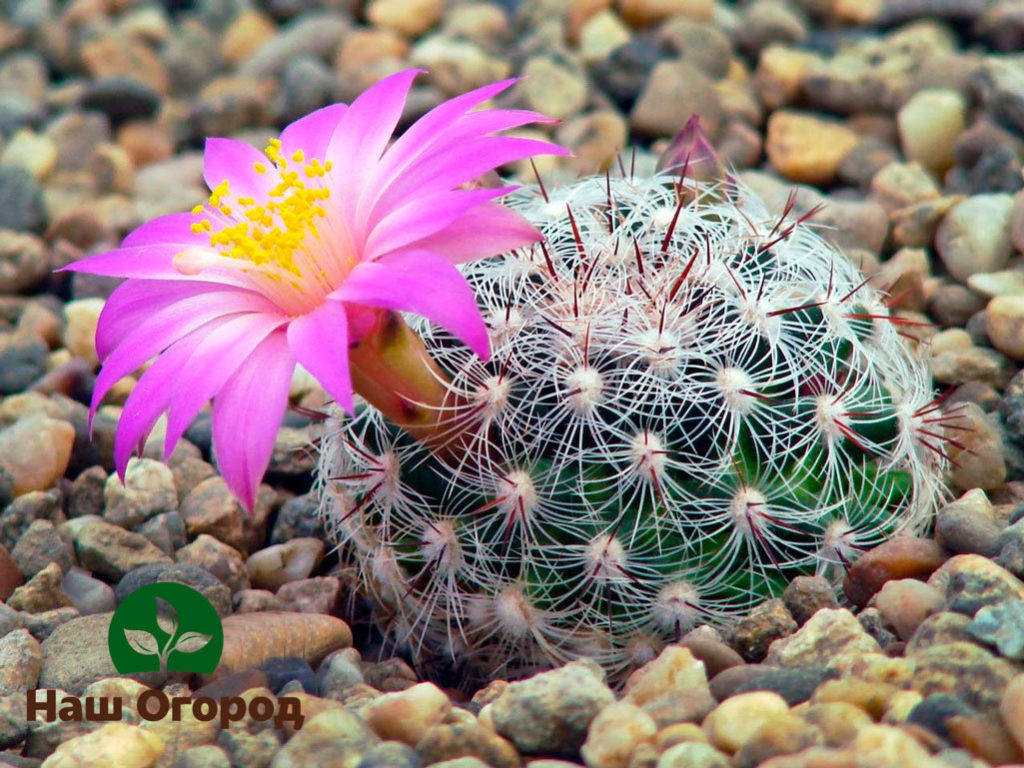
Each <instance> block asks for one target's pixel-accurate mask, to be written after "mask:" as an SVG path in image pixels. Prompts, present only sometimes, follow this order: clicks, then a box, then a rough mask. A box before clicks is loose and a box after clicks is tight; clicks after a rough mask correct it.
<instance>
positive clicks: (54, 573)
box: [7, 563, 71, 613]
mask: <svg viewBox="0 0 1024 768" xmlns="http://www.w3.org/2000/svg"><path fill="white" fill-rule="evenodd" d="M63 579H64V573H63V572H62V571H61V569H60V566H59V565H57V564H56V563H50V564H49V565H48V566H46V567H45V568H43V569H42V570H41V571H39V572H38V573H37V574H35V575H34V576H33V577H32V578H31V579H29V580H28V581H27V582H26V583H25V584H23V585H22V586H20V587H18V588H17V589H16V590H14V594H12V595H11V596H10V597H9V598H7V604H8V605H9V606H10V607H11V608H14V609H15V610H16V611H25V612H27V613H44V612H46V611H52V610H54V609H56V608H65V607H68V606H70V605H71V601H70V600H68V596H67V595H65V594H64V592H62V591H61V582H62V581H63Z"/></svg>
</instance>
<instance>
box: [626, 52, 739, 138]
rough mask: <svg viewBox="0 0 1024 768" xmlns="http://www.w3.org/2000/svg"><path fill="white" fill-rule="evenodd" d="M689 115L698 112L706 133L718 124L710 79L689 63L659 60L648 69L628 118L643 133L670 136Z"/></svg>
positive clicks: (713, 132)
mask: <svg viewBox="0 0 1024 768" xmlns="http://www.w3.org/2000/svg"><path fill="white" fill-rule="evenodd" d="M693 115H700V121H701V126H702V128H703V129H704V131H705V132H706V133H707V134H708V135H709V136H714V135H716V134H717V133H718V131H719V129H720V128H721V126H722V121H723V119H724V114H723V111H722V105H721V103H720V100H719V97H718V94H717V92H716V91H715V89H714V88H713V87H712V83H711V80H710V79H709V78H708V77H707V75H705V74H704V73H703V72H701V71H700V70H699V69H697V68H696V67H695V66H693V65H692V64H687V63H686V62H683V61H662V62H660V63H658V64H657V65H656V66H655V67H654V68H653V69H652V70H651V73H650V76H649V77H648V78H647V82H646V84H645V85H644V87H643V90H642V91H641V92H640V96H639V97H638V98H637V100H636V104H634V105H633V109H632V111H631V112H630V115H629V122H630V126H631V127H632V129H633V130H634V131H635V132H637V133H639V134H641V135H644V136H649V137H657V136H674V135H675V134H676V133H678V132H679V131H680V130H682V128H683V126H684V125H686V121H687V120H689V119H690V117H692V116H693Z"/></svg>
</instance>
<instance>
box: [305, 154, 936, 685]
mask: <svg viewBox="0 0 1024 768" xmlns="http://www.w3.org/2000/svg"><path fill="white" fill-rule="evenodd" d="M510 205H511V206H512V207H513V208H514V209H515V210H517V211H518V212H519V213H520V214H522V215H523V216H524V217H525V218H526V219H527V220H528V221H530V222H531V223H532V224H533V225H534V226H536V227H537V228H538V229H539V230H540V231H541V232H542V233H543V235H544V238H545V239H544V241H542V242H541V243H538V244H535V245H531V246H527V247H524V248H521V249H519V250H515V251H513V252H511V253H508V254H506V255H504V256H503V257H499V258H496V259H489V260H485V261H476V262H471V263H467V264H464V265H461V270H462V273H463V274H464V275H465V277H466V278H467V280H468V281H469V283H470V285H471V286H472V287H473V289H474V291H475V293H476V296H477V301H478V304H479V306H480V309H481V312H482V314H483V316H484V319H485V321H486V324H487V327H488V330H489V333H490V343H491V349H492V355H491V357H490V360H489V361H487V362H484V361H482V360H481V359H479V358H478V357H477V356H476V355H474V354H473V353H472V352H471V351H470V350H469V349H467V348H466V346H465V345H463V344H462V343H460V342H459V341H458V340H457V339H456V338H454V337H453V336H452V335H451V334H450V333H447V332H445V331H443V330H441V329H439V328H437V327H436V326H434V325H431V324H430V323H429V322H426V321H421V320H413V321H410V322H412V323H413V324H412V325H411V326H410V327H406V326H405V325H404V321H403V320H402V319H401V318H398V317H397V316H395V317H394V318H392V320H391V321H392V322H394V323H396V330H395V331H394V334H393V337H394V338H395V339H396V340H397V341H396V342H395V344H396V345H397V346H396V350H394V354H393V355H392V357H391V358H390V359H391V360H392V364H393V365H394V370H393V372H392V375H393V377H394V379H395V381H396V382H398V381H399V380H402V379H409V380H411V379H415V378H417V377H420V378H421V379H422V381H423V382H424V385H423V386H422V387H420V388H419V390H417V391H419V392H421V393H422V396H417V392H414V391H406V392H405V393H404V394H403V395H402V397H401V398H400V399H402V400H404V401H405V407H406V409H407V410H406V411H405V412H403V410H402V407H401V404H399V403H396V402H392V403H391V405H388V403H384V404H383V407H382V409H378V408H374V407H371V406H366V407H361V408H357V412H356V415H355V416H354V417H349V416H347V415H345V414H344V413H342V411H341V410H340V409H339V410H337V411H336V412H335V413H334V414H333V415H332V417H331V418H329V419H328V421H327V423H326V425H325V434H324V437H323V441H322V446H323V450H322V455H321V460H320V468H319V480H318V484H319V489H320V492H321V499H322V512H323V515H324V519H325V521H326V523H327V525H328V528H329V530H330V531H331V533H332V534H333V535H334V536H335V537H336V538H337V541H338V542H339V544H340V546H341V554H342V561H343V562H344V563H346V564H347V565H348V566H349V567H348V573H349V574H350V575H351V577H352V579H353V581H354V582H355V583H356V585H357V586H358V589H359V590H361V592H362V593H363V594H365V595H367V596H368V597H370V598H371V601H372V602H373V604H374V606H375V608H374V610H375V614H376V616H375V618H376V619H377V621H378V623H379V625H380V626H381V627H382V628H383V629H384V630H385V631H386V632H387V633H388V635H389V636H390V637H391V638H392V639H393V640H394V641H395V642H396V643H397V644H398V645H399V646H402V647H405V648H407V649H409V650H410V651H411V653H412V654H413V656H414V658H417V659H419V660H421V661H427V660H429V659H430V658H438V657H445V656H447V657H449V658H454V659H460V660H463V659H466V660H468V661H469V662H470V663H471V664H472V665H473V667H474V668H475V669H477V670H481V671H483V672H484V673H485V674H506V675H509V674H518V673H524V672H528V671H531V670H535V669H537V668H539V667H543V666H545V665H548V664H551V663H558V662H562V661H565V660H567V659H571V658H576V657H580V656H590V657H592V658H595V659H596V660H597V661H599V662H600V663H602V664H603V665H605V666H606V667H607V668H608V669H609V671H611V672H612V673H613V674H614V673H616V672H623V671H626V670H628V669H629V668H631V667H632V666H633V665H635V664H638V663H642V662H644V661H646V660H647V659H649V658H651V657H652V656H653V655H654V654H656V653H657V651H658V649H659V648H660V647H661V646H662V645H663V644H665V643H666V642H672V641H673V640H675V639H678V638H679V637H680V636H681V634H683V633H685V632H686V631H688V630H689V629H691V628H693V627H694V626H697V625H699V624H702V623H710V624H723V623H726V622H728V621H729V620H730V619H734V618H736V617H738V616H740V615H742V613H743V612H744V611H745V610H747V609H749V608H750V607H751V606H752V605H754V604H756V603H758V602H760V601H762V600H764V599H765V598H767V597H771V596H775V595H778V594H779V593H780V591H781V590H782V589H783V588H784V587H785V585H786V584H787V583H788V581H789V580H790V579H791V578H792V577H793V576H796V575H799V574H813V573H819V574H823V575H825V576H827V577H829V578H832V579H833V580H835V579H836V578H837V577H840V576H841V575H842V573H843V571H844V568H845V566H846V565H848V564H849V562H850V561H851V560H853V559H855V558H856V557H857V555H858V553H859V552H861V551H862V550H864V549H866V548H870V547H872V546H874V545H876V544H878V543H880V542H882V541H884V540H886V539H887V538H889V537H891V536H893V535H895V534H899V533H913V532H917V531H920V530H922V529H923V528H925V527H926V526H927V525H928V524H929V521H930V518H931V516H932V514H933V511H934V509H935V506H936V504H937V502H938V501H939V500H940V499H941V498H942V497H943V494H944V490H943V484H942V475H943V472H944V470H945V468H946V466H947V464H948V458H947V453H946V443H947V442H949V441H950V440H952V438H951V437H948V436H947V433H946V430H947V429H949V428H950V427H951V426H952V425H951V424H950V422H951V421H952V420H953V419H955V417H956V416H955V414H953V413H950V412H944V411H943V410H942V407H941V406H942V404H941V400H939V399H936V398H935V397H934V395H933V392H932V386H931V377H930V375H929V372H928V370H927V368H926V366H925V364H924V362H923V361H922V360H921V359H920V358H919V357H918V356H917V353H916V352H915V351H914V348H913V344H910V343H907V341H906V340H905V339H904V338H902V336H903V335H904V333H905V332H906V331H907V330H908V329H907V328H906V327H905V324H906V321H904V320H901V319H900V318H899V317H896V316H892V315H891V314H890V311H889V309H888V307H887V306H886V303H885V296H884V295H883V294H881V293H879V292H878V291H876V290H875V289H874V288H873V287H871V286H870V285H868V283H867V281H866V280H865V279H864V276H863V275H862V274H861V273H860V272H859V271H858V269H857V268H856V267H855V266H854V265H853V264H851V263H850V262H849V261H848V260H847V259H846V257H845V256H844V255H843V254H842V253H840V252H839V251H838V250H837V249H836V248H835V247H834V246H832V245H831V244H829V243H828V242H827V241H826V240H824V239H823V238H822V237H821V236H819V234H817V233H816V232H815V230H814V229H813V227H812V226H811V225H810V224H809V223H808V222H807V221H805V220H804V218H801V217H797V216H794V215H793V214H792V212H791V211H790V210H788V209H787V211H786V212H784V213H783V215H781V216H778V215H774V214H772V213H770V212H769V211H768V209H767V207H766V206H765V204H764V203H763V202H762V201H761V200H759V199H758V198H757V197H756V196H755V195H754V194H753V193H752V192H750V190H748V189H746V188H744V187H743V186H742V185H741V184H739V183H737V182H735V181H734V180H729V181H728V182H721V183H713V182H703V181H697V180H695V179H693V178H692V177H690V176H686V175H682V174H679V173H677V172H663V173H657V174H654V175H649V176H645V177H643V178H641V177H639V176H636V177H634V176H632V175H631V174H630V173H623V174H617V175H615V176H610V177H606V176H600V177H591V178H586V179H583V180H580V181H578V182H576V183H573V184H570V185H567V186H564V187H561V188H558V189H552V190H546V189H544V188H543V187H542V186H541V187H539V188H536V189H529V190H521V191H520V192H518V193H517V194H516V195H515V196H514V197H513V199H512V200H511V201H510ZM413 331H415V333H414V332H413ZM403 349H404V350H405V351H404V352H403V351H402V350H403ZM374 357H375V359H378V360H380V359H389V358H387V356H386V355H381V354H380V350H378V351H377V352H376V353H375V355H374ZM417 361H418V362H417ZM386 379H387V376H385V375H383V374H380V375H377V377H376V380H377V381H378V382H379V381H383V380H386ZM381 397H382V399H386V396H385V395H382V396H381ZM382 410H383V411H384V412H385V413H387V414H388V416H390V417H391V418H388V417H386V416H384V415H383V414H382ZM425 412H427V413H429V414H430V415H429V417H425V416H424V413H425ZM403 421H404V422H406V423H408V424H411V428H410V429H408V430H403V429H401V428H399V427H397V426H396V422H397V423H399V424H401V423H403ZM953 428H954V429H955V426H953ZM949 434H950V435H952V434H955V433H952V432H950V433H949Z"/></svg>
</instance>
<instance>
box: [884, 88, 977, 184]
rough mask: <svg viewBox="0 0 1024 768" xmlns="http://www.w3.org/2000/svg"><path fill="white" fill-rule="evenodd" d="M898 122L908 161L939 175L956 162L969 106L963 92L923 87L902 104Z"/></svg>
mask: <svg viewBox="0 0 1024 768" xmlns="http://www.w3.org/2000/svg"><path fill="white" fill-rule="evenodd" d="M896 121H897V124H898V125H899V131H900V144H901V146H902V147H903V154H905V155H906V156H907V159H908V160H910V161H916V162H919V163H921V164H922V165H923V166H925V167H926V168H928V169H929V170H931V171H933V172H934V173H937V174H941V173H943V172H945V171H946V170H947V169H948V168H949V167H950V166H951V165H953V160H954V157H953V145H954V143H955V142H956V139H957V137H959V136H960V134H961V133H963V131H964V127H965V123H966V105H965V104H964V99H963V97H962V96H961V95H960V93H959V92H957V91H955V90H951V89H948V88H925V89H924V90H920V91H918V92H917V93H915V94H914V95H913V96H911V97H910V99H909V100H908V101H907V103H906V104H904V105H903V106H902V107H900V110H899V112H898V113H897V115H896Z"/></svg>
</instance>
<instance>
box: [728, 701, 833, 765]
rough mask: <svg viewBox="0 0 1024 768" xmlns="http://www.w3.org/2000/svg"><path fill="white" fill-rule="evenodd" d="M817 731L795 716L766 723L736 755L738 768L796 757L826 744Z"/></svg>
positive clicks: (775, 718) (735, 761) (814, 727)
mask: <svg viewBox="0 0 1024 768" xmlns="http://www.w3.org/2000/svg"><path fill="white" fill-rule="evenodd" d="M823 741H824V740H823V738H822V735H821V732H820V731H819V730H818V728H817V727H816V726H814V725H812V724H810V723H808V722H806V721H805V720H803V719H801V718H799V717H797V716H796V715H792V714H787V715H783V716H781V717H774V718H772V719H770V720H768V722H766V723H764V724H763V725H762V726H761V727H760V728H758V729H757V731H755V732H754V734H753V735H752V736H751V737H750V738H749V739H748V740H747V741H746V742H745V743H744V744H743V746H742V747H741V748H740V750H739V751H738V752H737V753H736V754H735V756H734V758H733V763H734V765H735V766H736V768H754V766H757V765H760V764H761V763H764V762H767V761H768V760H771V759H772V758H775V757H779V756H782V755H793V754H796V753H798V752H802V751H803V750H805V749H810V748H811V747H815V746H818V745H821V744H822V743H823Z"/></svg>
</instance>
